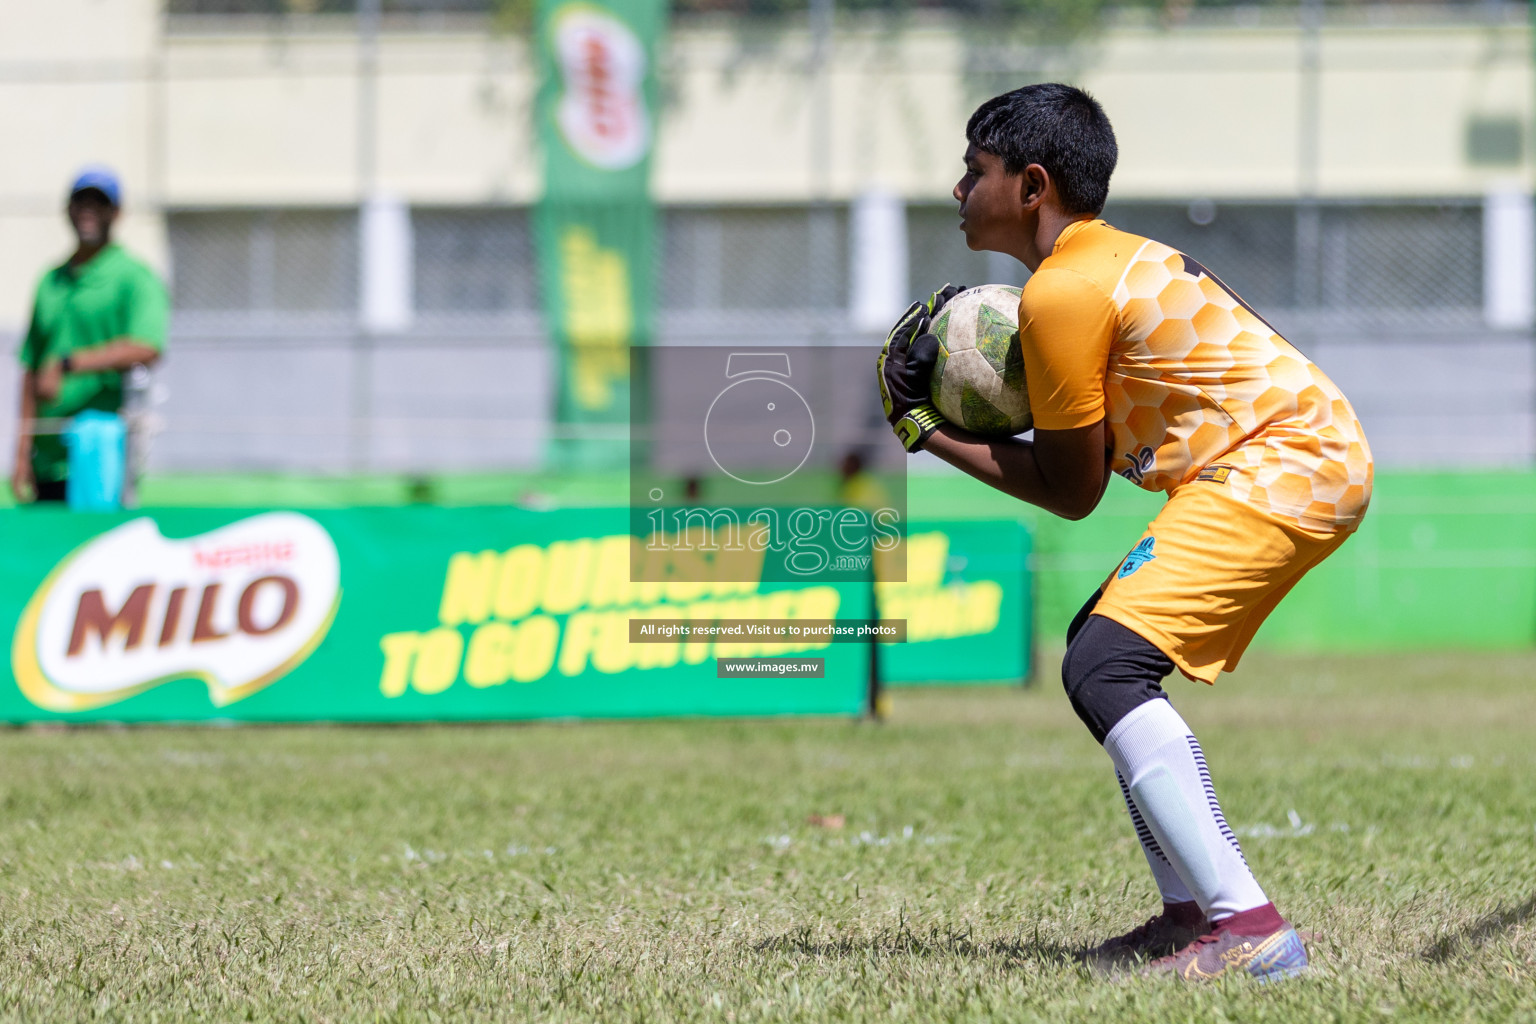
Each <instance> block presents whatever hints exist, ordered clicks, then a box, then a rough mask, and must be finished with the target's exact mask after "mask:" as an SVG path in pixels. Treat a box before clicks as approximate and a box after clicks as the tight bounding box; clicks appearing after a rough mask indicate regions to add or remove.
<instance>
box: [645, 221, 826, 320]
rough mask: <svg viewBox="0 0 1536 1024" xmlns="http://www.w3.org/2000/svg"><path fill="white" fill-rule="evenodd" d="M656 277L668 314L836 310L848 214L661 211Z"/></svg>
mask: <svg viewBox="0 0 1536 1024" xmlns="http://www.w3.org/2000/svg"><path fill="white" fill-rule="evenodd" d="M661 246H662V258H661V265H660V267H659V268H658V269H659V271H660V280H659V281H658V286H659V293H660V299H661V306H662V308H663V309H666V310H673V311H715V310H737V311H745V310H762V311H768V310H774V309H792V310H805V309H842V308H845V307H846V306H847V304H848V213H847V210H846V208H844V207H841V206H835V207H834V206H828V207H824V208H814V207H804V206H795V207H713V208H673V209H669V210H666V211H664V212H663V216H662V231H661Z"/></svg>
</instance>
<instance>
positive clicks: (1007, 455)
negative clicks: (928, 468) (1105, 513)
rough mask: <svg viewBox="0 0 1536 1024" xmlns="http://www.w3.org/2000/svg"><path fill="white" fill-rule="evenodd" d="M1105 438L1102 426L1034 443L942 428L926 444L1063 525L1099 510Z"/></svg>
mask: <svg viewBox="0 0 1536 1024" xmlns="http://www.w3.org/2000/svg"><path fill="white" fill-rule="evenodd" d="M1108 445H1109V436H1108V433H1107V431H1106V429H1105V425H1104V421H1103V420H1102V419H1101V420H1099V421H1098V422H1097V423H1094V424H1091V425H1089V426H1086V427H1072V428H1070V429H1067V430H1036V431H1035V439H1034V441H1033V442H1030V441H1020V440H1018V439H1017V438H1012V437H1008V438H990V437H979V436H978V435H976V434H972V433H970V432H969V431H966V430H962V429H960V428H959V427H957V426H955V425H954V424H952V423H946V424H944V425H943V426H941V427H940V428H939V429H938V430H936V431H934V432H933V434H931V435H930V436H929V437H928V440H927V441H926V442H924V444H923V448H924V450H925V451H930V452H932V453H933V454H935V455H937V456H938V457H939V458H941V459H943V460H944V461H945V462H947V463H949V464H950V465H951V466H954V467H955V468H957V469H963V470H965V471H966V472H967V473H969V474H970V475H971V476H973V477H975V478H976V479H978V480H980V481H981V482H982V483H985V484H989V485H990V486H992V487H995V488H997V489H998V490H1000V491H1002V492H1003V493H1004V494H1008V495H1011V496H1013V497H1015V498H1018V499H1019V500H1020V501H1027V502H1029V503H1030V504H1031V505H1038V506H1040V507H1041V508H1043V509H1045V510H1046V511H1047V512H1052V513H1055V514H1056V515H1058V516H1061V517H1062V518H1064V519H1082V518H1083V517H1084V516H1086V515H1088V513H1090V512H1092V511H1093V510H1094V509H1095V508H1096V507H1098V504H1099V499H1100V498H1102V497H1103V496H1104V489H1105V487H1106V486H1107V485H1108V483H1109V475H1110V474H1109V454H1110V453H1109V447H1108Z"/></svg>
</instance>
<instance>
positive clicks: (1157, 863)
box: [1115, 771, 1195, 903]
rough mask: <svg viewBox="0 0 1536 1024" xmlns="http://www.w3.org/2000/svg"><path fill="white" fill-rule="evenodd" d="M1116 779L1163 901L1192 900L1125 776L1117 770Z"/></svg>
mask: <svg viewBox="0 0 1536 1024" xmlns="http://www.w3.org/2000/svg"><path fill="white" fill-rule="evenodd" d="M1115 781H1116V782H1118V783H1120V795H1121V796H1123V797H1125V809H1126V810H1128V811H1130V812H1131V824H1132V825H1134V826H1136V838H1137V839H1140V840H1141V852H1142V853H1144V854H1146V855H1147V867H1149V868H1151V869H1152V878H1153V880H1154V881H1156V882H1157V891H1158V893H1159V894H1161V895H1162V897H1163V902H1164V903H1188V902H1190V901H1191V900H1193V899H1194V898H1195V897H1194V896H1193V895H1191V894H1190V891H1189V889H1187V888H1186V887H1185V885H1184V881H1183V880H1182V879H1181V878H1179V873H1178V872H1177V871H1175V870H1173V865H1172V864H1170V863H1168V858H1167V856H1165V855H1164V854H1163V848H1162V847H1161V846H1158V845H1157V840H1156V839H1154V838H1153V837H1152V832H1151V830H1149V829H1148V828H1147V823H1146V821H1145V820H1144V819H1143V818H1142V816H1141V812H1140V811H1138V810H1137V809H1136V804H1135V803H1133V802H1132V801H1131V791H1130V788H1129V787H1127V786H1126V784H1125V776H1123V775H1121V774H1120V773H1119V772H1118V771H1117V772H1115Z"/></svg>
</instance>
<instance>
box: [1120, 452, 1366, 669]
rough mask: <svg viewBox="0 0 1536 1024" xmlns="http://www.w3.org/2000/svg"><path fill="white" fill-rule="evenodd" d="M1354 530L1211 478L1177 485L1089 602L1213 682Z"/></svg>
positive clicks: (1184, 666)
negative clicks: (1253, 499)
mask: <svg viewBox="0 0 1536 1024" xmlns="http://www.w3.org/2000/svg"><path fill="white" fill-rule="evenodd" d="M1352 532H1353V529H1352V528H1351V529H1346V530H1340V531H1335V532H1331V533H1319V532H1317V531H1314V530H1303V529H1301V528H1300V527H1298V526H1294V525H1292V524H1290V523H1286V522H1284V521H1283V520H1280V519H1277V518H1275V517H1273V516H1270V515H1267V514H1265V513H1264V512H1261V511H1260V510H1258V509H1256V508H1254V507H1253V506H1252V505H1249V504H1247V503H1245V502H1241V501H1237V500H1236V499H1234V498H1230V497H1228V496H1226V495H1225V494H1223V493H1222V492H1221V490H1220V488H1219V486H1218V485H1216V484H1205V483H1200V482H1195V483H1189V484H1185V485H1184V486H1182V487H1179V488H1178V489H1177V490H1175V491H1174V492H1173V495H1172V496H1171V497H1170V498H1169V499H1168V503H1167V504H1166V505H1164V506H1163V508H1162V511H1161V512H1159V513H1158V514H1157V518H1155V519H1153V520H1152V523H1151V525H1149V526H1148V527H1147V532H1146V534H1145V535H1144V536H1143V537H1142V539H1141V541H1140V543H1138V544H1137V545H1136V547H1135V548H1133V549H1132V550H1131V553H1130V554H1129V555H1127V556H1126V558H1125V561H1123V562H1121V563H1120V565H1118V566H1117V567H1116V568H1115V571H1114V572H1112V573H1110V574H1109V579H1107V580H1105V582H1104V596H1103V597H1101V598H1100V599H1099V602H1098V604H1096V605H1095V606H1094V608H1093V614H1095V615H1103V616H1104V617H1106V618H1110V619H1113V620H1115V621H1116V622H1118V623H1120V624H1121V625H1122V626H1124V627H1126V628H1127V629H1129V630H1131V631H1133V632H1135V633H1136V634H1138V635H1140V636H1142V637H1144V638H1145V639H1147V640H1148V641H1150V642H1151V643H1152V644H1153V645H1154V646H1155V647H1157V648H1158V649H1159V650H1160V651H1162V652H1163V653H1164V654H1166V655H1168V657H1169V658H1170V659H1172V661H1173V663H1174V664H1175V665H1177V666H1178V667H1179V670H1180V671H1181V672H1183V673H1184V674H1185V675H1186V676H1188V677H1189V678H1191V679H1199V680H1201V681H1202V682H1206V683H1214V682H1215V681H1216V676H1217V675H1218V674H1219V673H1220V672H1221V671H1222V670H1226V671H1228V672H1230V671H1232V670H1233V669H1235V668H1236V667H1237V663H1238V660H1239V659H1240V658H1241V657H1242V656H1243V651H1244V650H1246V649H1247V647H1248V643H1249V641H1251V640H1252V639H1253V635H1254V634H1255V633H1256V632H1258V629H1259V627H1260V626H1261V625H1263V623H1264V620H1265V618H1267V617H1268V616H1269V613H1270V612H1272V611H1274V609H1275V606H1276V605H1278V604H1279V603H1280V599H1281V598H1283V597H1284V596H1285V595H1286V594H1288V593H1290V590H1291V588H1292V587H1294V586H1295V585H1296V581H1297V580H1299V579H1301V578H1302V576H1304V575H1306V572H1307V570H1308V569H1310V568H1312V567H1313V566H1314V565H1316V564H1317V563H1318V562H1321V561H1322V560H1323V559H1325V558H1327V557H1328V556H1329V555H1331V554H1332V553H1333V552H1334V551H1335V550H1336V549H1337V548H1338V547H1339V545H1340V544H1343V543H1344V541H1345V539H1347V538H1348V537H1349V535H1350V533H1352Z"/></svg>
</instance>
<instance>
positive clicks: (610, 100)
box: [536, 0, 667, 467]
mask: <svg viewBox="0 0 1536 1024" xmlns="http://www.w3.org/2000/svg"><path fill="white" fill-rule="evenodd" d="M666 10H667V8H666V3H665V0H539V5H538V28H537V31H538V40H539V57H540V65H541V68H540V70H541V78H540V82H541V84H540V90H539V102H538V131H539V138H540V143H541V145H542V147H543V150H544V197H543V199H542V201H541V202H540V204H539V207H538V211H537V215H536V226H537V235H536V238H537V245H538V252H539V270H540V275H541V279H542V285H543V294H544V311H545V316H546V319H547V322H548V324H549V330H550V332H551V335H552V338H553V341H554V344H555V348H556V352H557V359H558V361H559V378H558V379H559V391H558V395H557V399H556V420H557V426H558V428H559V432H558V434H557V441H556V446H555V448H554V450H553V451H552V452H551V456H552V458H553V459H555V460H558V461H559V462H560V463H561V464H562V465H565V466H568V467H569V466H577V467H581V466H610V465H611V466H617V465H619V464H621V463H623V462H624V461H625V460H626V458H627V455H628V451H627V449H626V447H625V444H624V440H625V431H626V429H627V426H628V423H629V390H630V388H629V375H630V374H629V368H630V347H631V346H635V345H646V344H648V343H649V342H650V337H651V326H652V316H653V311H654V305H655V302H654V295H653V292H654V274H653V268H652V259H653V252H654V240H653V239H654V235H655V228H656V211H655V208H654V206H653V204H652V202H651V195H650V171H651V151H652V149H653V147H654V144H655V137H656V94H657V89H656V72H655V68H656V51H657V44H658V40H659V38H660V36H661V32H662V29H663V27H664V24H665V19H666Z"/></svg>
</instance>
